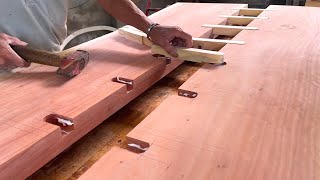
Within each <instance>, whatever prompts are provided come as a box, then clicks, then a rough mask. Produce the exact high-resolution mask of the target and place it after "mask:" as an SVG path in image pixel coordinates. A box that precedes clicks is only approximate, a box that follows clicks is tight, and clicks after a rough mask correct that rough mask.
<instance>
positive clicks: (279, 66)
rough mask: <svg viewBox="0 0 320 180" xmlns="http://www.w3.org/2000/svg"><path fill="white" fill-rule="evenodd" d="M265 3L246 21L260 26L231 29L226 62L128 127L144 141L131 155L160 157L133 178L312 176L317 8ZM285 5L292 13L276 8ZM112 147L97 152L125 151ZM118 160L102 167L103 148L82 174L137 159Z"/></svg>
mask: <svg viewBox="0 0 320 180" xmlns="http://www.w3.org/2000/svg"><path fill="white" fill-rule="evenodd" d="M270 8H277V11H274V12H266V11H265V12H262V15H267V16H268V17H270V20H269V21H268V23H261V21H256V20H254V21H253V22H252V25H254V26H257V27H259V31H256V32H255V33H250V32H248V31H242V32H240V33H239V34H238V35H237V36H236V37H235V39H243V40H245V41H246V44H245V45H243V46H235V45H232V44H228V45H226V46H225V47H224V48H222V50H223V51H224V52H225V53H226V55H225V58H226V59H225V60H226V62H227V63H228V64H227V65H226V66H214V65H209V64H205V65H204V66H203V67H202V68H201V69H199V70H198V71H197V72H196V73H195V74H194V75H193V76H191V78H190V79H189V80H188V81H187V82H186V83H184V84H183V85H182V86H181V87H180V89H183V90H189V91H193V92H197V93H198V96H197V97H196V98H185V97H180V96H171V97H169V98H168V99H167V100H166V101H165V102H163V103H162V104H161V105H160V106H159V107H158V108H157V109H156V110H155V111H153V112H152V113H151V114H150V115H149V116H148V117H147V118H146V119H145V120H143V121H142V122H141V123H140V124H139V125H138V126H137V127H136V128H135V129H134V130H132V131H131V132H130V133H129V134H128V137H129V138H130V139H136V140H138V141H142V142H147V143H149V144H150V147H149V149H148V150H147V151H145V152H144V153H141V154H139V156H140V157H143V158H147V159H149V162H148V163H152V162H154V161H156V162H157V163H158V164H159V165H160V163H163V164H165V165H167V168H166V169H165V170H163V169H161V168H160V169H159V170H157V171H153V170H155V168H152V167H151V168H150V169H148V171H147V170H146V171H144V173H139V174H137V176H134V178H135V179H147V178H145V177H146V176H147V175H148V177H156V178H155V179H178V178H184V179H279V180H286V179H287V180H291V179H318V177H320V166H319V164H320V156H319V149H320V116H319V115H320V110H319V106H320V85H319V84H320V73H319V71H318V69H319V68H320V63H319V60H320V54H319V51H320V45H319V43H317V42H318V41H319V40H320V32H319V31H320V22H319V21H317V19H319V18H320V14H319V13H318V9H317V8H305V7H288V6H271V7H270ZM286 14H296V16H295V17H291V18H283V19H281V18H277V17H285V15H286ZM270 23H271V24H272V26H270ZM305 29H308V33H305ZM298 34H304V36H297V35H298ZM293 39H294V40H293ZM275 40H276V41H277V42H278V43H274V41H275ZM257 42H259V45H258V46H257ZM287 42H290V46H288V45H287ZM297 49H298V51H297ZM239 52H241V53H239ZM138 141H137V142H138ZM122 151H123V150H122ZM117 153H120V154H115V153H114V152H110V153H107V154H106V155H105V156H107V157H112V158H113V159H117V158H119V157H122V154H126V153H128V152H126V151H125V152H119V151H117ZM111 162H112V161H111ZM123 162H124V165H123V166H126V168H121V167H120V165H114V166H112V167H111V166H107V165H108V161H105V160H104V158H102V159H101V161H98V162H97V165H96V166H94V167H93V168H92V169H90V170H89V171H87V173H85V174H84V176H83V179H90V178H91V179H92V178H93V177H95V178H96V179H99V178H102V177H103V178H107V177H110V178H111V179H112V178H113V177H119V178H120V179H121V178H123V177H125V176H126V175H127V174H135V172H141V171H137V170H136V169H140V168H142V167H143V166H142V165H138V164H140V163H141V162H139V159H136V160H135V163H132V162H131V164H134V169H133V167H131V166H132V165H130V164H128V162H127V161H125V160H123ZM100 165H101V166H100ZM129 168H131V169H130V170H128V169H129ZM112 170H116V171H115V172H116V173H112V174H103V176H101V175H100V176H94V174H93V173H92V172H100V173H101V172H105V171H109V172H111V171H112ZM148 172H151V173H150V174H148ZM80 179H82V178H80Z"/></svg>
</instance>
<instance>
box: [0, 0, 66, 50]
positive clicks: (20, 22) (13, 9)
mask: <svg viewBox="0 0 320 180" xmlns="http://www.w3.org/2000/svg"><path fill="white" fill-rule="evenodd" d="M67 10H68V1H67V0H1V5H0V32H1V33H5V34H8V35H11V36H14V37H17V38H19V39H21V40H23V41H25V42H27V43H28V44H29V45H30V46H32V47H34V48H37V49H43V50H48V51H59V50H60V44H62V42H63V40H64V39H65V37H66V35H67V27H66V21H67Z"/></svg>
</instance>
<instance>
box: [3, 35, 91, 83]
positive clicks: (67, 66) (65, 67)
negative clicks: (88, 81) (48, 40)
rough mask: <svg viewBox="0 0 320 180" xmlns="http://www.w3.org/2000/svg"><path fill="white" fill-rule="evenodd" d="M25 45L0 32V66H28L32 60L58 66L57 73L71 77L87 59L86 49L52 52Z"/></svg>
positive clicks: (78, 71) (79, 70) (85, 63)
mask: <svg viewBox="0 0 320 180" xmlns="http://www.w3.org/2000/svg"><path fill="white" fill-rule="evenodd" d="M25 45H26V43H24V42H22V41H20V40H19V39H17V38H15V37H11V36H9V35H6V34H3V33H0V67H1V68H3V69H12V68H15V67H23V66H28V64H30V63H31V62H33V63H39V64H44V65H49V66H55V67H59V69H58V71H57V73H58V74H61V75H65V76H68V77H73V76H76V75H78V74H79V73H80V72H81V71H82V70H83V69H84V68H85V66H86V65H87V63H88V61H89V53H88V52H86V51H82V50H77V51H75V50H66V51H62V52H58V53H52V52H47V51H41V50H36V49H32V48H30V47H27V46H25ZM13 51H15V52H16V54H18V55H19V56H20V57H19V56H18V55H16V54H15V53H14V52H13ZM21 58H23V59H24V60H23V59H21Z"/></svg>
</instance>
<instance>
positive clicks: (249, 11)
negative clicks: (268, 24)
mask: <svg viewBox="0 0 320 180" xmlns="http://www.w3.org/2000/svg"><path fill="white" fill-rule="evenodd" d="M232 10H239V16H259V14H261V13H262V12H263V11H275V9H256V8H233V9H232Z"/></svg>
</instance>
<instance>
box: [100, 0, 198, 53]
mask: <svg viewBox="0 0 320 180" xmlns="http://www.w3.org/2000/svg"><path fill="white" fill-rule="evenodd" d="M99 1H100V3H101V5H102V6H103V7H104V9H105V10H106V11H107V12H109V13H110V14H111V15H112V16H114V17H115V18H117V19H119V20H120V21H122V22H124V23H126V24H129V25H132V26H134V27H136V28H138V29H140V30H141V31H143V32H147V30H148V28H149V26H150V25H151V24H153V22H152V21H151V20H150V19H149V18H148V17H147V16H146V15H145V14H144V13H143V12H142V11H140V9H139V8H138V7H137V6H136V5H135V4H134V3H133V2H132V1H131V0H99ZM149 35H150V38H151V40H152V42H153V43H155V44H158V45H160V46H162V47H163V48H164V49H165V50H166V51H167V52H168V53H169V54H171V55H172V56H177V52H176V49H175V47H174V46H184V47H191V46H192V37H191V36H190V35H189V34H188V33H186V32H184V31H183V30H182V29H181V28H179V27H173V26H163V25H158V26H155V27H154V28H153V29H152V31H151V32H150V34H149Z"/></svg>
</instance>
